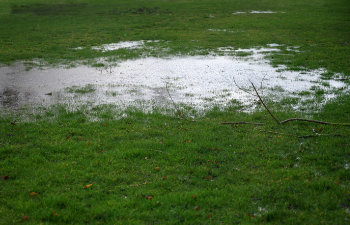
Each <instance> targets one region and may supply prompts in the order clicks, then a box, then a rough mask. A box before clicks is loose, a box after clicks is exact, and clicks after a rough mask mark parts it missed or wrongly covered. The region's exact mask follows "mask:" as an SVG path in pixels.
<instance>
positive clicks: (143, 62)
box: [0, 48, 347, 111]
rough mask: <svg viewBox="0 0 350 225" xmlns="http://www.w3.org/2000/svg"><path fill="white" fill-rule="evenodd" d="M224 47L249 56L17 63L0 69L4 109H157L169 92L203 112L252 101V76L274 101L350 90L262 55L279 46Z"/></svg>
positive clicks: (317, 72) (167, 100)
mask: <svg viewBox="0 0 350 225" xmlns="http://www.w3.org/2000/svg"><path fill="white" fill-rule="evenodd" d="M221 51H222V52H228V51H238V52H239V51H242V52H250V53H251V55H250V56H249V57H244V58H242V57H232V56H206V57H202V56H186V57H170V58H166V59H165V58H143V59H136V60H127V61H122V62H118V63H117V64H116V65H115V66H111V67H108V68H102V69H101V68H92V67H88V66H78V67H76V68H68V69H67V68H45V69H32V70H30V71H26V70H25V67H24V65H23V64H21V63H16V64H14V65H12V66H9V67H1V68H0V107H2V108H9V109H18V108H20V107H23V106H28V105H29V106H36V105H43V106H49V105H52V104H58V103H60V104H61V103H62V104H68V105H71V106H80V105H86V104H88V105H92V106H95V105H101V104H114V105H117V106H120V107H121V108H125V107H128V106H136V107H140V108H142V109H144V110H146V111H149V110H152V108H153V107H172V103H171V99H170V96H171V97H172V98H173V100H174V101H175V102H176V103H183V104H186V105H189V106H192V107H194V108H196V109H199V110H200V109H206V108H211V107H213V106H214V105H217V106H225V105H227V104H229V102H230V101H232V100H233V99H234V100H237V101H240V102H241V103H242V104H245V105H249V104H251V103H252V102H253V101H254V100H255V97H253V96H251V95H250V94H249V93H247V92H246V91H245V90H246V89H247V91H249V90H248V89H250V88H251V85H250V83H249V80H250V81H252V82H253V83H254V84H255V85H256V86H257V87H259V88H260V87H261V86H262V89H263V90H264V91H263V92H264V95H271V96H273V98H275V99H274V100H278V99H282V98H283V97H291V96H298V93H300V92H302V91H309V90H310V89H311V88H315V87H317V88H319V89H323V90H325V93H326V99H327V98H331V97H332V96H334V95H333V92H334V91H335V90H337V89H344V88H345V89H346V88H347V87H346V85H345V84H344V83H342V82H340V81H328V85H327V86H324V85H322V80H321V79H320V74H321V73H323V72H325V71H323V70H314V71H308V72H302V73H301V72H295V71H294V72H293V71H285V70H281V69H283V68H282V67H280V68H274V67H272V66H271V65H270V64H269V62H268V61H267V60H266V59H264V54H266V52H272V51H278V49H272V48H269V49H239V50H233V49H230V48H226V49H221ZM261 84H262V85H261ZM237 85H238V86H239V87H238V86H237ZM261 91H262V90H261ZM168 92H169V93H168ZM169 94H170V96H169ZM304 98H307V97H304ZM309 98H312V96H309Z"/></svg>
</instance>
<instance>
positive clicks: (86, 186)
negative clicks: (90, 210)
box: [84, 184, 92, 189]
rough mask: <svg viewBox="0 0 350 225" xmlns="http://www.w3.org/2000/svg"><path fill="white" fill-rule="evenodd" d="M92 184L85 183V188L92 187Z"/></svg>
mask: <svg viewBox="0 0 350 225" xmlns="http://www.w3.org/2000/svg"><path fill="white" fill-rule="evenodd" d="M91 186H92V184H88V185H85V187H84V188H86V189H88V188H90V187H91Z"/></svg>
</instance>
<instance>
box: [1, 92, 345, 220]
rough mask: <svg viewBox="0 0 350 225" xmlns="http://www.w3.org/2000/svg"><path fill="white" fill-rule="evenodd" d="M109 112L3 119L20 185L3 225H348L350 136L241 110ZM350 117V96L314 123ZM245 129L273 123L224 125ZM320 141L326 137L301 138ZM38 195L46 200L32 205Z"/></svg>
mask: <svg viewBox="0 0 350 225" xmlns="http://www.w3.org/2000/svg"><path fill="white" fill-rule="evenodd" d="M339 105H341V107H342V108H341V109H340V110H337V111H335V110H333V109H334V107H339ZM102 109H103V107H102V108H98V109H96V110H97V111H96V112H97V115H98V117H99V118H100V119H99V121H98V122H90V121H89V120H88V118H87V117H86V114H85V113H83V112H82V111H77V112H68V111H67V110H65V109H64V108H59V107H58V108H56V109H55V108H54V109H52V110H51V111H50V110H48V111H46V112H45V113H44V114H42V115H41V116H38V117H37V121H36V122H16V123H11V122H13V121H15V120H16V119H15V117H14V118H12V119H11V117H7V118H2V119H1V120H0V147H1V151H0V158H1V160H0V174H1V176H4V175H8V177H9V178H8V179H6V180H4V179H1V180H0V184H1V186H0V191H1V195H0V203H1V204H0V205H1V207H0V209H1V210H0V218H1V219H0V224H17V223H22V222H25V221H24V218H26V217H28V218H29V219H28V221H26V223H27V224H40V223H42V224H180V223H185V224H240V223H242V224H262V223H263V224H269V223H271V224H282V223H283V224H346V223H347V222H346V221H347V220H348V219H349V215H348V211H349V208H350V203H349V195H350V193H349V187H350V183H349V181H350V175H349V171H348V170H347V169H346V165H348V164H349V162H350V155H349V149H350V146H349V143H350V128H349V127H341V126H326V125H318V124H311V123H290V124H286V125H284V126H279V125H276V124H275V123H274V121H273V120H272V119H271V118H270V117H269V116H268V115H267V114H266V113H265V112H255V113H253V114H244V113H240V112H238V111H236V110H234V109H233V108H232V109H231V110H230V109H228V110H226V111H225V112H220V111H217V110H214V111H211V112H208V113H207V115H205V116H204V117H203V118H200V119H199V120H198V121H196V122H191V121H186V120H182V119H177V118H174V117H171V116H165V115H161V114H158V113H153V114H145V113H141V112H137V111H128V112H127V114H128V117H125V118H121V119H119V120H114V119H112V114H111V112H108V111H103V110H102ZM349 109H350V98H349V97H341V98H339V99H338V100H337V101H335V102H332V103H329V104H328V105H327V106H326V107H325V108H324V109H323V111H321V112H320V113H318V114H314V115H313V118H315V119H322V120H328V121H332V122H344V121H350V117H349V115H350V111H349ZM276 115H277V116H278V117H279V118H280V119H286V118H289V117H294V116H300V115H295V114H293V113H286V112H280V113H276ZM242 120H245V121H255V122H264V123H266V124H265V125H263V126H258V127H255V126H251V125H241V126H227V125H221V124H220V122H223V121H242ZM273 132H276V133H273ZM314 132H317V133H319V134H321V135H325V136H319V137H313V138H298V137H297V136H305V135H310V134H315V133H314ZM326 134H332V135H331V136H327V135H326ZM157 167H159V168H157ZM88 184H92V186H91V187H89V188H85V186H86V185H88ZM32 192H35V193H38V195H36V196H32V197H31V196H30V193H32ZM150 196H151V197H152V199H149V197H150Z"/></svg>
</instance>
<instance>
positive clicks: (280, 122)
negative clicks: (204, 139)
mask: <svg viewBox="0 0 350 225" xmlns="http://www.w3.org/2000/svg"><path fill="white" fill-rule="evenodd" d="M249 82H250V84H251V85H252V87H253V89H254V92H255V94H256V96H257V97H258V98H259V101H260V102H261V104H262V105H263V106H264V108H265V109H266V111H267V112H268V113H269V114H270V116H271V117H272V118H273V120H274V121H275V122H276V123H277V124H278V125H283V124H286V123H288V122H292V121H303V122H309V123H319V124H325V125H338V126H350V124H349V123H330V122H325V121H319V120H310V119H304V118H290V119H286V120H283V121H280V120H279V119H278V118H277V117H276V116H275V115H274V114H273V113H272V112H271V110H270V109H269V108H268V107H267V105H266V104H265V102H264V101H263V99H262V98H261V96H260V94H259V92H258V90H257V89H256V87H255V85H254V84H253V82H251V81H250V80H249ZM234 83H235V84H236V86H237V87H238V88H239V89H240V90H242V91H244V92H246V93H248V94H251V93H249V92H248V91H247V90H244V89H243V88H241V87H239V86H238V85H237V83H236V81H235V80H234ZM261 86H262V85H261ZM221 124H231V125H236V124H253V125H264V123H253V122H245V121H239V122H223V123H221ZM316 136H321V135H316ZM305 137H306V136H305ZM307 137H315V135H312V136H307Z"/></svg>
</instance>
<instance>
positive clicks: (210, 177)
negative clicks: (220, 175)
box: [204, 176, 213, 180]
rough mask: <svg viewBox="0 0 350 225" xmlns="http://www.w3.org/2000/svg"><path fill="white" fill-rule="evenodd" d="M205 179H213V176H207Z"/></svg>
mask: <svg viewBox="0 0 350 225" xmlns="http://www.w3.org/2000/svg"><path fill="white" fill-rule="evenodd" d="M204 179H206V180H213V177H212V176H205V177H204Z"/></svg>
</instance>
